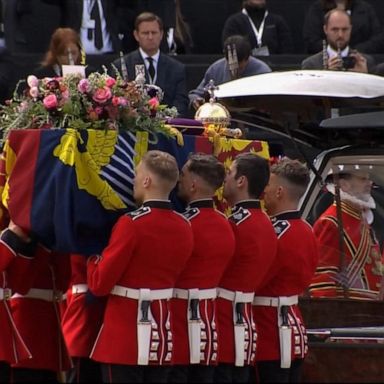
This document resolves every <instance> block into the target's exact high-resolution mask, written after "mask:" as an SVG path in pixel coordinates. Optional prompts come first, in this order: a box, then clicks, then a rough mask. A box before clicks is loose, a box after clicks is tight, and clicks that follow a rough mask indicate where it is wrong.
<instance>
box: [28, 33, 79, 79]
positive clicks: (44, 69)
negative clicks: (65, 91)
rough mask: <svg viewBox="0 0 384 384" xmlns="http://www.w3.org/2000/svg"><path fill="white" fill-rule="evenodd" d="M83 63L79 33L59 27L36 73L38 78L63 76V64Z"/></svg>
mask: <svg viewBox="0 0 384 384" xmlns="http://www.w3.org/2000/svg"><path fill="white" fill-rule="evenodd" d="M71 61H72V63H71ZM81 63H82V46H81V41H80V36H79V34H78V33H77V32H76V31H75V30H73V29H71V28H58V29H56V31H55V32H54V33H53V35H52V37H51V42H50V45H49V49H48V51H47V53H46V54H45V58H44V60H43V62H42V63H41V66H40V67H39V68H37V69H36V70H35V72H34V74H35V75H36V76H37V77H38V78H44V77H55V76H62V67H61V66H62V65H69V64H75V65H80V64H81Z"/></svg>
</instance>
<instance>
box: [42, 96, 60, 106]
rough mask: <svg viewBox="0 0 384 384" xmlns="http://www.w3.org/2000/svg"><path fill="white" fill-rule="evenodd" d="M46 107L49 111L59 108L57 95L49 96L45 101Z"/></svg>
mask: <svg viewBox="0 0 384 384" xmlns="http://www.w3.org/2000/svg"><path fill="white" fill-rule="evenodd" d="M43 104H44V107H45V108H47V109H54V108H56V107H57V97H56V95H48V96H46V97H44V99H43Z"/></svg>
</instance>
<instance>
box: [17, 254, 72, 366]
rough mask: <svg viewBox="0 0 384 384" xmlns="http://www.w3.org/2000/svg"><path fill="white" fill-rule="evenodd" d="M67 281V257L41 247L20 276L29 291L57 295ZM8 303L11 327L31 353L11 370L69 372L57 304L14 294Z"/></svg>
mask: <svg viewBox="0 0 384 384" xmlns="http://www.w3.org/2000/svg"><path fill="white" fill-rule="evenodd" d="M69 278H70V263H69V257H68V255H66V254H59V253H56V252H52V253H50V252H47V251H46V250H45V249H42V248H38V250H37V253H36V256H35V260H34V263H33V265H32V266H31V270H30V271H29V273H28V274H27V275H25V276H24V280H25V281H26V282H28V284H29V287H30V288H32V289H38V290H45V292H52V291H53V292H57V293H60V292H65V291H66V289H67V287H68V283H69ZM28 292H29V293H30V292H32V291H28ZM27 294H28V293H27ZM10 303H11V308H12V313H13V316H14V320H15V324H16V326H17V328H18V329H19V331H20V334H21V335H22V337H23V338H24V340H25V342H26V344H27V345H28V348H29V349H30V351H31V353H32V359H29V360H25V361H21V362H19V363H18V364H14V365H13V367H15V368H33V369H47V370H52V371H56V372H60V371H65V370H67V369H69V368H70V367H71V361H70V358H69V356H68V352H67V349H66V347H65V342H64V338H63V335H62V331H61V322H60V309H59V305H58V302H57V301H55V300H53V301H52V300H50V301H48V300H42V299H36V298H30V297H20V296H18V295H14V296H13V297H12V299H11V301H10Z"/></svg>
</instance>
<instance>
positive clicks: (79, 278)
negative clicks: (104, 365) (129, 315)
mask: <svg viewBox="0 0 384 384" xmlns="http://www.w3.org/2000/svg"><path fill="white" fill-rule="evenodd" d="M71 271H72V275H71V284H70V287H69V289H68V291H67V300H66V301H67V305H66V309H65V311H64V313H63V317H62V320H61V324H62V327H63V334H64V339H65V342H66V344H67V348H68V351H69V354H70V356H71V357H89V355H90V353H91V350H92V347H93V345H94V343H95V340H96V337H97V334H98V332H99V329H100V326H101V324H102V322H103V315H104V308H105V302H106V300H105V298H104V297H95V296H93V295H91V294H90V293H89V292H88V293H87V292H79V293H76V292H74V293H72V287H73V286H74V287H75V288H76V287H78V286H79V285H80V284H81V285H82V286H86V284H87V259H86V257H85V256H84V255H77V254H73V255H71Z"/></svg>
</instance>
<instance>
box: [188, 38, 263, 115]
mask: <svg viewBox="0 0 384 384" xmlns="http://www.w3.org/2000/svg"><path fill="white" fill-rule="evenodd" d="M224 55H225V57H223V58H222V59H219V60H217V61H215V62H214V63H213V64H211V65H210V66H209V67H208V69H207V71H206V72H205V75H204V78H203V80H201V82H200V84H199V85H198V86H197V88H195V89H193V90H191V91H190V92H189V102H190V105H191V106H192V107H193V108H194V109H198V108H199V107H200V105H202V104H204V102H205V99H206V97H207V96H208V93H207V91H206V87H207V86H208V84H209V82H210V80H213V82H214V83H215V85H219V84H223V83H226V82H227V81H231V80H234V79H236V78H240V77H247V76H252V75H259V74H261V73H268V72H271V68H269V66H268V65H267V64H265V63H264V62H263V61H261V60H259V59H256V58H255V57H252V56H251V45H250V43H249V41H248V38H247V37H245V36H240V35H234V36H230V37H228V38H227V39H226V40H225V42H224ZM234 56H235V57H236V58H234Z"/></svg>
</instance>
